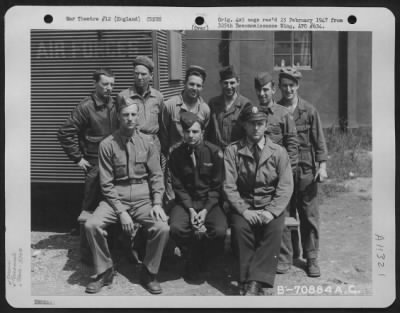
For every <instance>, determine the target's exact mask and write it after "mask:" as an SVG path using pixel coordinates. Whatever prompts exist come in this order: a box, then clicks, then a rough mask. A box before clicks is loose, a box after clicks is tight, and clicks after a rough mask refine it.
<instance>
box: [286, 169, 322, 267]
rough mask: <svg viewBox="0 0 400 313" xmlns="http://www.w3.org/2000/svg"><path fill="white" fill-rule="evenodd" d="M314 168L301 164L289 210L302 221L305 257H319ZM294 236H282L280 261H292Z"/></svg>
mask: <svg viewBox="0 0 400 313" xmlns="http://www.w3.org/2000/svg"><path fill="white" fill-rule="evenodd" d="M314 175H315V173H314V170H313V168H312V167H310V166H309V165H307V164H299V165H298V168H297V173H296V177H295V180H294V182H295V186H294V192H293V196H292V199H291V201H290V204H289V208H288V210H287V213H286V214H288V215H290V216H292V217H296V211H297V213H298V215H299V221H300V238H301V246H302V250H303V258H305V259H311V258H317V257H318V250H319V223H320V221H319V209H318V199H317V194H318V183H317V182H315V181H314ZM292 250H293V248H292V238H291V233H290V232H288V233H285V232H284V234H283V236H282V244H281V253H280V256H279V262H280V263H289V264H291V263H292Z"/></svg>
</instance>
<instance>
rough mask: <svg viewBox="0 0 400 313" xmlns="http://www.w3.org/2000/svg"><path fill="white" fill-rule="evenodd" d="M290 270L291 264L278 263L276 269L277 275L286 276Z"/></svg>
mask: <svg viewBox="0 0 400 313" xmlns="http://www.w3.org/2000/svg"><path fill="white" fill-rule="evenodd" d="M289 270H290V264H289V263H278V266H277V268H276V273H277V274H286V273H287V272H289Z"/></svg>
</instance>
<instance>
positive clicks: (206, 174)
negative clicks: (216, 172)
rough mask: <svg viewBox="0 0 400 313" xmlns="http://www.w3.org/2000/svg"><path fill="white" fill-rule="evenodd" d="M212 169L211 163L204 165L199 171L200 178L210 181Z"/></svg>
mask: <svg viewBox="0 0 400 313" xmlns="http://www.w3.org/2000/svg"><path fill="white" fill-rule="evenodd" d="M212 169H213V164H212V163H204V164H203V165H202V166H201V167H200V169H199V173H200V176H202V177H203V178H207V179H210V178H211V175H212Z"/></svg>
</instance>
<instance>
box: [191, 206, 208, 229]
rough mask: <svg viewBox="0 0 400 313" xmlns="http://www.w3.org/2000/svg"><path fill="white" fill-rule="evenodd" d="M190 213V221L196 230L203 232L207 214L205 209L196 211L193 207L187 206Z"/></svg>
mask: <svg viewBox="0 0 400 313" xmlns="http://www.w3.org/2000/svg"><path fill="white" fill-rule="evenodd" d="M189 214H190V223H191V224H192V226H193V228H194V229H195V230H196V231H200V232H205V231H206V227H205V226H204V222H205V220H206V216H207V210H206V209H203V210H201V211H199V212H196V210H195V209H194V208H189Z"/></svg>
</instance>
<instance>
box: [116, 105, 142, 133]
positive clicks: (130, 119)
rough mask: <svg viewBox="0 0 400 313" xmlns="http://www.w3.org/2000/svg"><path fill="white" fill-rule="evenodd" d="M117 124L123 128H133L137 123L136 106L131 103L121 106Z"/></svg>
mask: <svg viewBox="0 0 400 313" xmlns="http://www.w3.org/2000/svg"><path fill="white" fill-rule="evenodd" d="M118 119H119V123H120V124H119V125H120V127H121V129H123V130H133V129H135V127H136V125H137V119H138V106H137V104H132V105H129V106H127V107H124V108H122V110H121V111H120V112H119V115H118Z"/></svg>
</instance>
